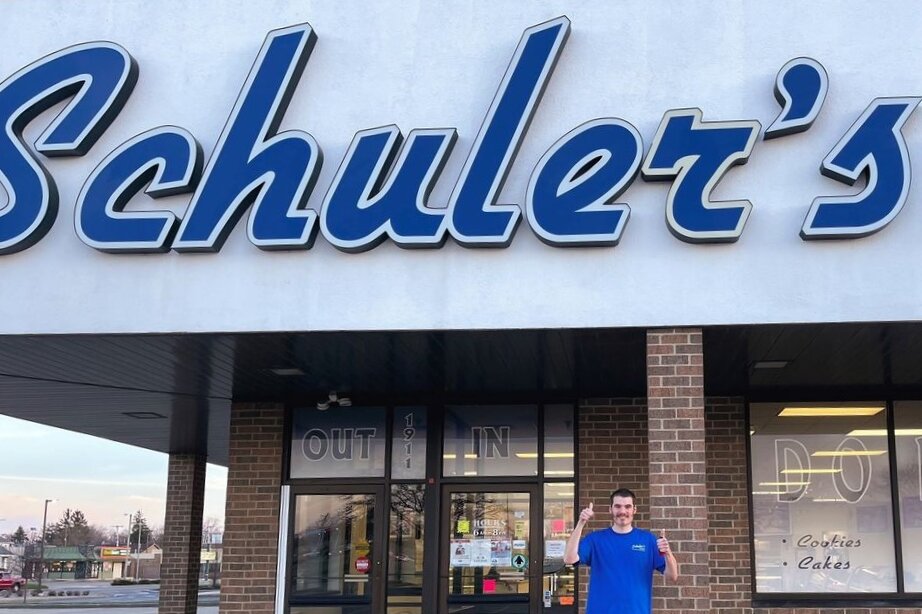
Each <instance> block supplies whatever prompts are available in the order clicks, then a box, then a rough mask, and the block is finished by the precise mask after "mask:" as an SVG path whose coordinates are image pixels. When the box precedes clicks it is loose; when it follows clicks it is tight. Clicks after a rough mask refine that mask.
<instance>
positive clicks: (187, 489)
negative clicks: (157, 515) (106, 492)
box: [158, 453, 205, 614]
mask: <svg viewBox="0 0 922 614" xmlns="http://www.w3.org/2000/svg"><path fill="white" fill-rule="evenodd" d="M204 501H205V456H204V455H202V454H194V453H193V454H170V462H169V470H168V473H167V485H166V518H165V519H164V525H163V558H162V560H161V571H160V608H159V610H158V611H159V612H160V614H195V611H196V607H197V605H198V574H199V565H200V559H201V551H202V507H203V505H204Z"/></svg>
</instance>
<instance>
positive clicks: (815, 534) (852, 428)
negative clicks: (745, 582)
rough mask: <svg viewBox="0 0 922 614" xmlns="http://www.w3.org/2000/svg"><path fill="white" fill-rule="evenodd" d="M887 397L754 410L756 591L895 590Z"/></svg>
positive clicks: (771, 405)
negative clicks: (886, 432) (864, 401)
mask: <svg viewBox="0 0 922 614" xmlns="http://www.w3.org/2000/svg"><path fill="white" fill-rule="evenodd" d="M886 424H887V419H886V410H885V404H884V403H883V402H871V403H833V404H830V403H824V404H817V403H813V404H810V403H785V404H779V403H761V404H753V405H752V406H751V409H750V425H751V431H752V435H751V439H752V446H751V447H752V467H751V473H750V475H751V477H752V486H753V493H752V502H753V519H752V521H753V533H754V534H755V544H754V551H755V557H756V590H757V592H760V593H778V592H782V593H869V592H876V593H888V592H894V591H896V563H895V555H894V538H893V522H892V521H893V513H892V505H891V491H890V461H889V453H888V448H887V438H886V437H881V436H879V435H877V433H880V432H881V431H882V430H885V429H886Z"/></svg>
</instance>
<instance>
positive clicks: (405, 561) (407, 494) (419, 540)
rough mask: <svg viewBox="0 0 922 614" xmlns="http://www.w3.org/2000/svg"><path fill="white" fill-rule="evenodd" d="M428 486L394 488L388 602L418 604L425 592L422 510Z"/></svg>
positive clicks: (388, 559) (413, 485) (401, 485)
mask: <svg viewBox="0 0 922 614" xmlns="http://www.w3.org/2000/svg"><path fill="white" fill-rule="evenodd" d="M425 501H426V487H425V486H424V485H422V484H400V485H395V486H393V487H392V488H391V513H390V523H389V531H388V535H389V538H388V541H389V542H390V543H389V544H388V549H387V604H388V606H389V607H391V606H396V605H404V604H406V605H410V604H416V605H417V606H418V605H419V603H420V602H421V600H422V594H423V542H424V538H425V533H424V531H423V527H424V526H425V523H424V519H425V515H424V513H423V510H424V504H425Z"/></svg>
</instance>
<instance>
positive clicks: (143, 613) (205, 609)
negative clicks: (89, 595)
mask: <svg viewBox="0 0 922 614" xmlns="http://www.w3.org/2000/svg"><path fill="white" fill-rule="evenodd" d="M24 609H26V608H0V614H14V613H21V612H22V611H23V610H24ZM29 609H35V610H40V611H41V612H42V614H65V613H68V614H157V608H156V607H152V606H142V607H134V608H84V607H80V605H79V604H75V605H72V606H70V607H64V608H62V607H42V606H39V607H36V608H29ZM198 614H218V606H216V605H207V606H200V607H199V609H198Z"/></svg>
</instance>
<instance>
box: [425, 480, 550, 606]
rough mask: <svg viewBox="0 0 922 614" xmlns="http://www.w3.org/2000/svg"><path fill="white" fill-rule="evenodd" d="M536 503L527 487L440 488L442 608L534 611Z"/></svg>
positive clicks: (537, 579) (538, 560)
mask: <svg viewBox="0 0 922 614" xmlns="http://www.w3.org/2000/svg"><path fill="white" fill-rule="evenodd" d="M537 501H538V496H537V487H536V486H533V485H521V486H519V485H495V486H485V485H481V484H477V485H473V484H468V485H452V486H445V487H444V496H443V499H442V523H441V529H442V531H441V535H442V538H441V547H440V549H439V551H440V553H441V554H440V559H441V561H440V572H441V573H440V579H441V582H440V584H441V590H440V593H441V599H440V607H441V611H442V612H446V613H461V612H463V613H464V614H530V613H533V612H537V611H538V609H537V604H538V602H539V599H540V590H541V585H540V582H541V574H542V554H541V553H540V552H539V549H540V543H541V539H540V534H541V531H540V527H541V520H540V512H539V510H538V509H537V508H538V506H537ZM532 527H539V530H538V531H533V530H532Z"/></svg>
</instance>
